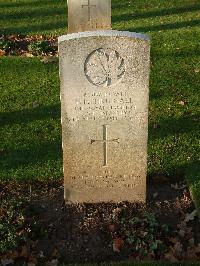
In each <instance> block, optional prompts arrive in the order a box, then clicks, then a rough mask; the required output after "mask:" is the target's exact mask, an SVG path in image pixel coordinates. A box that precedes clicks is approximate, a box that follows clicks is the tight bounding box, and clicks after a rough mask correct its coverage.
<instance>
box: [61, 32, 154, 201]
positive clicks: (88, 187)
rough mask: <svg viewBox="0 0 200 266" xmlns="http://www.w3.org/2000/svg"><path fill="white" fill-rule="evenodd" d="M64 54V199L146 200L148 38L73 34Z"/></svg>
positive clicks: (63, 48)
mask: <svg viewBox="0 0 200 266" xmlns="http://www.w3.org/2000/svg"><path fill="white" fill-rule="evenodd" d="M59 54H60V80H61V105H62V134H63V154H64V157H63V159H64V176H65V200H66V201H68V202H73V203H78V202H110V201H113V202H121V201H130V202H145V198H146V169H147V132H148V128H147V127H148V95H149V92H148V90H149V89H148V87H149V65H150V44H149V39H148V37H147V36H146V35H142V34H136V33H130V32H118V31H96V32H82V33H74V34H68V35H66V36H61V37H59Z"/></svg>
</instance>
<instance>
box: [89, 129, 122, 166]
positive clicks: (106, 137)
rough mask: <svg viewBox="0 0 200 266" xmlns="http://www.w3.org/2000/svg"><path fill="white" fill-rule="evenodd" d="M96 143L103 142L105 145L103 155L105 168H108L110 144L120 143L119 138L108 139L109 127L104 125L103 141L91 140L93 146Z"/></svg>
mask: <svg viewBox="0 0 200 266" xmlns="http://www.w3.org/2000/svg"><path fill="white" fill-rule="evenodd" d="M95 142H102V143H103V154H104V164H103V166H107V165H108V142H116V143H119V138H118V139H108V125H103V140H95V139H91V144H93V143H95Z"/></svg>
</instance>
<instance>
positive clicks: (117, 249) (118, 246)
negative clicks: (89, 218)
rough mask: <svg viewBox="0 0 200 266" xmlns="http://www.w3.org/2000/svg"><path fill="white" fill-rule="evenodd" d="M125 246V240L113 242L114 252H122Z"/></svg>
mask: <svg viewBox="0 0 200 266" xmlns="http://www.w3.org/2000/svg"><path fill="white" fill-rule="evenodd" d="M123 245H124V240H123V239H122V238H120V237H117V238H115V239H114V240H113V251H114V252H118V253H119V252H120V250H121V249H122V247H123Z"/></svg>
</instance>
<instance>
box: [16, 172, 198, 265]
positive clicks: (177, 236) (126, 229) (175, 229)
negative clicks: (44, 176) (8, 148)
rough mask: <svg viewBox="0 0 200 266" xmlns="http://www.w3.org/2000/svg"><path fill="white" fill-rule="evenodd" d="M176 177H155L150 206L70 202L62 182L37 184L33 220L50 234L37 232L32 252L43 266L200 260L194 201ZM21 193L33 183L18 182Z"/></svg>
mask: <svg viewBox="0 0 200 266" xmlns="http://www.w3.org/2000/svg"><path fill="white" fill-rule="evenodd" d="M170 180H171V179H170V178H168V177H165V176H159V177H152V178H150V182H148V194H147V205H146V206H142V205H139V204H131V203H128V202H123V203H119V204H112V203H100V204H78V205H65V204H64V202H63V185H62V181H52V182H48V183H42V182H41V183H35V184H31V196H30V198H31V200H30V205H29V206H27V208H28V212H29V213H32V214H30V217H29V218H31V216H34V220H36V221H37V223H38V225H39V227H40V229H41V228H42V229H43V230H44V231H45V234H44V235H43V236H42V237H41V236H39V237H38V236H37V234H35V235H34V234H33V235H32V237H31V239H30V241H28V245H29V248H28V250H29V256H31V257H34V256H35V257H36V258H37V262H38V263H39V264H40V263H41V265H42V264H43V265H45V263H46V262H47V261H48V262H49V261H59V262H66V263H84V262H96V263H97V262H109V261H124V260H168V261H171V262H178V261H186V260H194V261H200V222H199V220H198V218H197V217H195V215H196V213H195V211H194V206H193V203H192V201H191V198H190V196H189V193H188V191H187V188H186V186H185V184H184V183H183V182H182V181H181V180H182V179H181V180H176V181H175V183H174V184H171V183H170ZM173 180H174V179H173ZM15 191H18V193H24V194H27V195H28V194H29V193H30V185H27V184H26V185H24V186H21V185H20V186H19V187H16V184H15ZM151 214H153V215H154V216H155V217H156V220H154V218H152V217H153V216H151ZM148 219H149V220H148ZM166 227H167V230H166V231H164V228H165V229H166ZM149 230H150V231H151V233H149ZM147 236H148V237H147ZM26 244H27V243H26ZM152 245H154V248H152ZM155 245H157V246H155ZM159 245H160V246H159ZM158 246H159V247H158ZM161 246H162V248H161ZM163 247H164V249H163ZM141 250H142V253H141ZM143 251H144V252H143Z"/></svg>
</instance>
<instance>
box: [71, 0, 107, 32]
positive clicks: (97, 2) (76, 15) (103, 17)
mask: <svg viewBox="0 0 200 266" xmlns="http://www.w3.org/2000/svg"><path fill="white" fill-rule="evenodd" d="M98 29H99V30H100V29H104V30H108V29H111V0H68V33H73V32H82V31H94V30H98Z"/></svg>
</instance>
